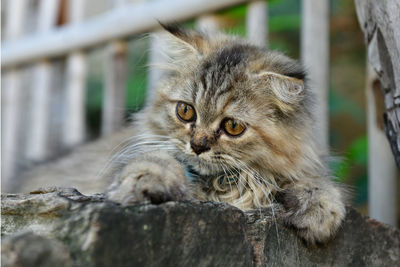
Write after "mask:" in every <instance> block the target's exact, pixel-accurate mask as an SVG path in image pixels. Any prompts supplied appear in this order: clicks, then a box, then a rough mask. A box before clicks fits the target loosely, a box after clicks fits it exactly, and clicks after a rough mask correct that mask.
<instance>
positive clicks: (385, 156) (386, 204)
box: [366, 64, 398, 227]
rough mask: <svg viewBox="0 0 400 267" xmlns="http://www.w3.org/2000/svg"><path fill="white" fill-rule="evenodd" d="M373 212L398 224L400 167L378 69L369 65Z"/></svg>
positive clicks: (369, 170) (370, 199) (369, 154)
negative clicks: (392, 145)
mask: <svg viewBox="0 0 400 267" xmlns="http://www.w3.org/2000/svg"><path fill="white" fill-rule="evenodd" d="M366 96H367V107H368V113H367V123H368V208H369V215H370V216H371V217H372V218H374V219H377V220H379V221H381V222H384V223H387V224H390V225H393V226H395V227H397V200H398V198H397V197H398V194H397V188H398V186H397V175H398V174H397V167H396V162H395V161H394V159H393V156H392V153H391V149H390V145H389V141H388V140H387V138H386V135H385V132H384V129H383V112H384V100H383V95H382V89H381V87H380V82H379V79H378V76H377V74H376V72H375V71H374V70H373V69H372V67H371V65H369V64H368V67H367V86H366Z"/></svg>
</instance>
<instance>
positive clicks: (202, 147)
mask: <svg viewBox="0 0 400 267" xmlns="http://www.w3.org/2000/svg"><path fill="white" fill-rule="evenodd" d="M190 146H191V147H192V149H193V151H194V153H196V154H197V155H200V154H201V153H203V152H206V151H208V150H210V146H209V145H208V142H207V137H205V136H203V137H201V138H199V139H192V140H190Z"/></svg>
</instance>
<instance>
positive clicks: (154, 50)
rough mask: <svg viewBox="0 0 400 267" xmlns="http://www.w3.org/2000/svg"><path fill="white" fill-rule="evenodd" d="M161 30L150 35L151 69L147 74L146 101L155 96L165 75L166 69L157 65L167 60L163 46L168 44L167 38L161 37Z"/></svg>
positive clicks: (149, 59) (149, 62)
mask: <svg viewBox="0 0 400 267" xmlns="http://www.w3.org/2000/svg"><path fill="white" fill-rule="evenodd" d="M161 35H162V34H161V32H160V31H156V32H153V33H152V34H151V35H150V49H149V58H148V65H149V71H148V76H147V92H146V94H147V95H146V98H147V99H146V101H147V102H149V101H151V99H152V98H153V96H154V91H155V90H156V87H157V84H158V82H159V81H160V79H161V77H162V76H163V73H164V71H163V70H162V69H161V68H160V67H157V65H160V64H162V63H163V62H165V60H166V59H165V55H163V54H162V47H163V46H165V45H166V44H165V43H164V42H165V40H164V39H163V38H162V37H161Z"/></svg>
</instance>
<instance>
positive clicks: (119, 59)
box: [101, 0, 128, 135]
mask: <svg viewBox="0 0 400 267" xmlns="http://www.w3.org/2000/svg"><path fill="white" fill-rule="evenodd" d="M124 4H125V0H114V2H113V6H114V8H121V7H122V6H123V5H124ZM127 60H128V56H127V45H126V42H125V41H113V42H111V43H110V44H109V45H108V46H107V50H106V60H105V64H104V68H105V71H104V85H105V86H104V96H103V110H102V125H101V133H102V135H108V134H111V133H113V132H114V131H116V130H118V129H119V128H121V127H122V125H123V124H124V116H125V94H126V93H125V91H126V75H127V68H128V66H127Z"/></svg>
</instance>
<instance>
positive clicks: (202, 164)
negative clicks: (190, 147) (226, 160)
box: [176, 155, 224, 176]
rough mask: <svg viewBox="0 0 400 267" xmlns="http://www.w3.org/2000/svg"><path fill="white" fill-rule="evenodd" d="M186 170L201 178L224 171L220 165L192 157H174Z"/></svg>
mask: <svg viewBox="0 0 400 267" xmlns="http://www.w3.org/2000/svg"><path fill="white" fill-rule="evenodd" d="M176 158H177V159H178V160H179V161H180V162H182V164H183V165H184V166H186V168H187V169H190V170H191V171H193V172H195V173H196V174H198V175H202V176H212V175H218V174H220V173H222V172H223V171H224V170H223V168H222V167H221V165H220V164H218V163H216V162H211V161H208V160H205V159H202V158H200V157H198V156H194V155H179V156H177V157H176Z"/></svg>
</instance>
